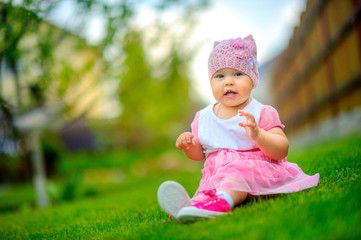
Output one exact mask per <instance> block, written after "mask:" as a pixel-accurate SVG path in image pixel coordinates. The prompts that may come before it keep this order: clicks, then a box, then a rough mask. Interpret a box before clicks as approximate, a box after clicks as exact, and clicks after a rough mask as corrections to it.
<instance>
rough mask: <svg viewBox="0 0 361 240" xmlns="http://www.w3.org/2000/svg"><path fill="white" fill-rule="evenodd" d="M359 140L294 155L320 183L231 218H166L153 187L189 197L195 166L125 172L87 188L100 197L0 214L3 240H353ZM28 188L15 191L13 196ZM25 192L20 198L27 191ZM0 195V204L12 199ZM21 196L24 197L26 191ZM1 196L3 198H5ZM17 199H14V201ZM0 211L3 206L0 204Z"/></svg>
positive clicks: (359, 212)
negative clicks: (117, 179) (172, 186)
mask: <svg viewBox="0 0 361 240" xmlns="http://www.w3.org/2000/svg"><path fill="white" fill-rule="evenodd" d="M360 149H361V138H360V137H353V138H350V139H347V140H339V141H335V142H331V143H328V144H325V145H322V146H316V147H314V148H313V149H308V150H303V151H302V152H297V153H292V154H291V155H290V156H289V157H288V160H289V161H290V162H297V164H298V165H299V166H301V167H302V169H303V170H304V171H305V172H306V173H307V174H315V173H316V172H319V173H320V175H321V180H320V184H319V185H318V186H317V187H315V188H312V189H309V190H305V191H301V192H299V193H294V194H287V195H281V196H278V197H274V198H262V199H253V200H250V201H248V202H246V203H245V204H243V205H242V206H240V207H237V208H236V209H235V210H234V211H233V213H232V214H231V215H227V216H221V217H218V218H216V219H208V220H202V221H199V222H197V223H195V224H189V225H184V224H178V223H176V222H175V221H171V222H170V223H167V220H168V216H167V214H166V213H164V212H163V211H161V209H160V207H159V206H158V203H157V200H156V191H157V188H158V186H159V185H160V184H161V183H162V182H163V181H165V180H168V179H173V180H175V181H178V182H180V183H181V184H183V185H184V186H185V188H186V189H187V191H188V192H189V193H190V194H192V193H193V192H194V191H195V190H196V188H197V182H198V181H199V179H200V172H199V169H197V171H169V172H162V174H160V173H158V174H152V175H148V176H147V177H146V178H141V177H134V176H133V177H131V178H129V179H127V180H126V181H125V182H122V183H119V184H115V185H114V184H112V185H107V184H99V185H93V187H92V190H90V192H91V191H96V192H97V193H98V194H95V195H93V196H92V197H90V198H81V199H78V200H76V201H73V202H64V203H62V204H59V205H57V206H54V207H51V208H48V209H43V210H32V209H31V208H29V206H31V204H29V203H27V204H24V205H23V207H22V208H21V209H22V210H21V211H18V212H13V213H11V212H7V213H5V212H3V213H1V214H0V222H1V223H2V224H1V225H0V238H1V239H32V238H42V239H59V238H61V239H74V238H81V239H94V238H95V239H239V238H240V236H242V238H247V239H276V238H277V239H359V238H360V237H361V229H360V227H359V223H360V222H361V202H360V199H361V192H360V188H361V181H360V178H361V163H360V161H359V159H360V158H361V151H360ZM26 189H28V188H17V189H15V190H13V193H12V194H13V195H12V196H15V195H14V194H15V193H18V195H17V196H18V197H19V193H22V194H23V195H24V193H23V192H25V193H26V194H31V191H24V190H26ZM26 194H25V195H26ZM9 195H11V194H6V195H3V196H1V197H0V206H4V204H5V202H7V203H9V202H12V201H14V200H13V199H12V198H9V197H6V196H9ZM24 197H25V196H24ZM5 198H6V199H5ZM15 199H16V198H15ZM0 209H1V208H0Z"/></svg>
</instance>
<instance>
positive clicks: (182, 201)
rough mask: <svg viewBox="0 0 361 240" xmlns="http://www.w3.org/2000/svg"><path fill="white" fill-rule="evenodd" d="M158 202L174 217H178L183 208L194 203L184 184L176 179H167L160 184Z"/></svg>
mask: <svg viewBox="0 0 361 240" xmlns="http://www.w3.org/2000/svg"><path fill="white" fill-rule="evenodd" d="M158 203H159V205H160V206H161V207H162V209H163V210H164V211H165V212H166V213H168V214H169V215H170V216H172V217H174V218H177V214H178V212H179V210H180V209H181V208H184V207H187V206H192V204H193V202H192V201H191V199H190V197H189V195H188V193H187V192H186V190H185V189H184V188H183V186H182V185H180V184H179V183H177V182H174V181H166V182H164V183H162V184H161V185H160V186H159V188H158Z"/></svg>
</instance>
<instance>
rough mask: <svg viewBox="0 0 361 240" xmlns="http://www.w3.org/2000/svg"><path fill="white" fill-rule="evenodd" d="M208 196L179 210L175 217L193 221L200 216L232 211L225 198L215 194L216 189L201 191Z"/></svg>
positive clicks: (223, 213) (183, 220) (207, 216)
mask: <svg viewBox="0 0 361 240" xmlns="http://www.w3.org/2000/svg"><path fill="white" fill-rule="evenodd" d="M203 193H204V194H205V195H208V196H209V197H208V198H207V199H205V200H203V201H202V202H199V203H196V204H194V205H193V206H189V207H184V208H182V209H181V210H179V212H178V214H177V219H178V220H180V221H181V222H184V223H187V222H194V221H196V220H198V219H200V218H215V217H216V216H220V215H225V214H228V213H230V212H232V210H231V208H230V207H229V205H228V203H227V201H226V200H224V199H222V198H219V197H218V196H217V195H216V190H215V189H214V190H210V191H203Z"/></svg>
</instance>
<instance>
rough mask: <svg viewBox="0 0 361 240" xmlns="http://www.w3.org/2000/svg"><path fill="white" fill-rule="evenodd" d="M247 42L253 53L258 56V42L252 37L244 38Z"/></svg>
mask: <svg viewBox="0 0 361 240" xmlns="http://www.w3.org/2000/svg"><path fill="white" fill-rule="evenodd" d="M244 40H245V41H247V42H248V43H249V44H250V47H251V49H250V50H251V51H252V52H253V53H254V54H255V55H257V46H256V41H255V40H254V39H253V36H252V35H248V36H247V37H245V38H244Z"/></svg>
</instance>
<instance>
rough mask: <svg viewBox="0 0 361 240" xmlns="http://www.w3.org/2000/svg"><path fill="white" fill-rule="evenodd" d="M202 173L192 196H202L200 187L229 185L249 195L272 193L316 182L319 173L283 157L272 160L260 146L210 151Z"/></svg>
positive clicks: (195, 198)
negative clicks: (302, 167)
mask: <svg viewBox="0 0 361 240" xmlns="http://www.w3.org/2000/svg"><path fill="white" fill-rule="evenodd" d="M202 173H203V177H202V179H201V181H200V185H199V188H198V190H197V191H196V193H195V194H194V196H193V198H192V200H193V202H199V201H202V200H204V198H205V196H204V194H202V191H205V190H211V189H217V190H218V189H231V190H236V191H242V192H248V193H249V194H251V195H273V194H281V193H292V192H298V191H301V190H304V189H307V188H311V187H314V186H317V184H318V182H319V179H320V175H319V174H318V173H317V174H315V175H313V176H309V175H307V174H305V173H304V172H303V171H302V169H301V168H299V167H298V165H297V164H295V163H289V162H287V160H286V158H284V159H282V160H280V161H275V160H272V159H270V158H269V157H267V156H266V155H265V154H264V153H263V152H262V151H261V150H259V149H256V150H250V151H235V150H230V149H223V150H220V151H217V152H213V153H211V154H210V155H209V156H208V158H207V160H206V161H205V163H204V168H203V170H202Z"/></svg>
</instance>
